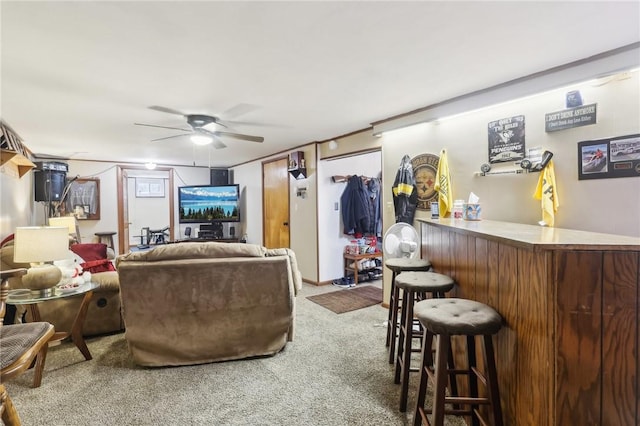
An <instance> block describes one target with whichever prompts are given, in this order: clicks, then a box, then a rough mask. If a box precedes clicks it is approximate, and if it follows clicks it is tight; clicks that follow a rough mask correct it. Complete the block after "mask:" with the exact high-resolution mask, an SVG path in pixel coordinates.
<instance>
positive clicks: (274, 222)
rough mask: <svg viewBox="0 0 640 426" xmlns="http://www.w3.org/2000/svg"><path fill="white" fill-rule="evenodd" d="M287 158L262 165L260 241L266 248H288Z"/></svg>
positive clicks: (289, 242)
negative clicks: (261, 230) (261, 232)
mask: <svg viewBox="0 0 640 426" xmlns="http://www.w3.org/2000/svg"><path fill="white" fill-rule="evenodd" d="M288 166H289V160H288V157H282V158H277V159H275V160H270V161H265V162H263V163H262V194H263V196H262V197H263V198H262V229H263V235H262V241H263V244H264V246H265V247H266V248H280V247H289V246H290V244H291V241H290V235H289V229H290V228H289V173H288V172H287V168H288Z"/></svg>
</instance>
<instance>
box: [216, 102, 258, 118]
mask: <svg viewBox="0 0 640 426" xmlns="http://www.w3.org/2000/svg"><path fill="white" fill-rule="evenodd" d="M258 108H260V107H259V106H257V105H251V104H238V105H235V106H233V107H231V108H229V109H228V110H226V111H225V112H223V113H222V114H221V115H222V116H223V117H228V118H233V117H238V116H240V115H243V114H248V113H250V112H251V111H255V110H257V109H258Z"/></svg>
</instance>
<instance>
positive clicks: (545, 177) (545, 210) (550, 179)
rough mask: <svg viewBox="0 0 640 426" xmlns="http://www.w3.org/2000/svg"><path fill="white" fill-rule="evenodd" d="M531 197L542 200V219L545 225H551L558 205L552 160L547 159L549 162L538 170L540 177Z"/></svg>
mask: <svg viewBox="0 0 640 426" xmlns="http://www.w3.org/2000/svg"><path fill="white" fill-rule="evenodd" d="M533 197H534V198H536V199H538V200H541V201H542V221H543V222H544V223H545V224H547V226H553V222H554V218H555V213H556V212H557V211H558V206H559V205H560V202H559V200H558V190H557V188H556V176H555V172H554V170H553V160H551V161H549V164H547V166H546V167H545V168H544V169H542V171H541V172H540V179H538V186H536V191H535V192H534V194H533Z"/></svg>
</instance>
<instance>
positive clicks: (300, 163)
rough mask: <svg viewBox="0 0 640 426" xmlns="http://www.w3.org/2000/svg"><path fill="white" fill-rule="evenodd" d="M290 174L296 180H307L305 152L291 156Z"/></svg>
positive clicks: (298, 152)
mask: <svg viewBox="0 0 640 426" xmlns="http://www.w3.org/2000/svg"><path fill="white" fill-rule="evenodd" d="M287 171H288V172H289V174H290V175H291V176H293V177H294V178H296V179H306V178H307V168H306V164H305V161H304V152H302V151H294V152H292V153H291V154H289V168H288V169H287Z"/></svg>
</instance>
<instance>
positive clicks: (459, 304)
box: [413, 298, 503, 426]
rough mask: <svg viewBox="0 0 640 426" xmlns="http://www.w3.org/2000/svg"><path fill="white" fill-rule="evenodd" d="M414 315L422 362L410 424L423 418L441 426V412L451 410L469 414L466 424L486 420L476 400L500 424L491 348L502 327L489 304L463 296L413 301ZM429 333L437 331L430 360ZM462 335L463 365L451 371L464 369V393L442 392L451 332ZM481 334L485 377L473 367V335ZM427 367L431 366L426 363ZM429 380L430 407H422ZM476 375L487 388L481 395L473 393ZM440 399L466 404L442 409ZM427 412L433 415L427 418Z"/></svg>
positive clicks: (444, 412)
mask: <svg viewBox="0 0 640 426" xmlns="http://www.w3.org/2000/svg"><path fill="white" fill-rule="evenodd" d="M414 311H415V314H416V316H417V317H418V320H419V321H420V323H421V324H422V326H423V327H424V329H425V330H424V339H423V342H422V361H421V367H420V385H419V387H418V398H417V403H416V411H415V415H414V423H413V424H414V426H419V425H421V424H422V421H424V422H425V423H426V424H427V425H433V426H442V425H443V424H444V415H445V414H455V415H462V416H469V417H471V420H472V424H474V425H476V424H479V423H481V424H488V422H487V420H486V419H484V418H483V417H482V415H481V414H480V411H479V409H478V408H479V405H488V406H489V407H490V412H491V414H492V416H493V422H494V423H493V424H494V425H496V426H502V425H503V419H502V410H501V408H500V393H499V391H498V377H497V373H496V363H495V357H494V351H493V341H492V335H494V334H496V333H497V332H498V331H499V330H500V328H501V327H502V317H501V316H500V314H498V313H497V312H496V311H495V310H494V309H492V308H491V307H489V306H487V305H485V304H483V303H480V302H476V301H473V300H466V299H456V298H447V299H428V300H423V301H421V302H418V303H416V306H415V309H414ZM434 335H437V336H438V342H437V347H436V353H435V356H436V360H435V365H434V364H433V355H432V354H431V343H432V340H433V337H434ZM453 335H462V336H466V337H467V339H466V343H467V344H466V350H467V360H468V370H455V371H453V373H454V374H464V375H466V376H467V377H468V380H469V393H470V396H469V397H461V396H459V395H457V392H453V391H452V392H451V395H452V396H446V387H447V374H448V373H449V374H451V372H450V371H449V369H448V368H447V358H446V357H447V355H446V354H448V353H449V351H450V350H451V336H453ZM477 336H482V343H483V345H482V349H483V350H482V354H483V358H484V365H485V370H486V376H485V375H484V374H482V373H481V372H480V371H479V370H478V368H477V361H476V348H475V338H476V337H477ZM432 366H433V367H432ZM429 379H431V380H433V381H434V382H435V387H434V390H433V405H432V406H433V409H431V410H430V409H426V408H424V400H425V396H426V393H427V384H428V381H429ZM478 379H480V381H481V382H482V383H484V384H485V385H486V387H487V393H488V396H487V397H480V396H479V394H478ZM445 404H460V405H462V406H469V408H468V409H464V410H463V409H456V408H455V406H454V409H445ZM427 414H433V416H432V421H433V422H432V423H430V422H429V419H428V418H427Z"/></svg>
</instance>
